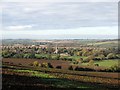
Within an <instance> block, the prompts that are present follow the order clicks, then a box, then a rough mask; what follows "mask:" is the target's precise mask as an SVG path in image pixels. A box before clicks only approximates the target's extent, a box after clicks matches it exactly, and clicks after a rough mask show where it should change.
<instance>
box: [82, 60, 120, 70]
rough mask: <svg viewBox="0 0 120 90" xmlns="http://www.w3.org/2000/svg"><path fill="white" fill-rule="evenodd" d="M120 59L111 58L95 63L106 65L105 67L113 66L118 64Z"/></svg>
mask: <svg viewBox="0 0 120 90" xmlns="http://www.w3.org/2000/svg"><path fill="white" fill-rule="evenodd" d="M118 63H119V60H118V59H116V60H115V59H109V60H102V61H95V62H94V64H99V66H104V67H107V68H109V67H112V66H114V65H118ZM82 65H88V63H82Z"/></svg>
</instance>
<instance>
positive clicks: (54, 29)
mask: <svg viewBox="0 0 120 90" xmlns="http://www.w3.org/2000/svg"><path fill="white" fill-rule="evenodd" d="M51 1H52V2H50V1H49V0H45V1H43V0H41V2H38V1H36V2H32V1H31V0H29V1H28V0H24V1H23V0H21V2H20V1H17V0H16V1H15V0H12V1H10V0H5V1H4V2H2V3H1V6H2V11H0V13H1V14H0V16H1V17H2V18H0V19H2V27H1V30H2V31H1V32H2V38H3V39H116V38H117V37H118V2H117V0H113V1H114V2H113V1H111V0H104V1H102V2H100V0H90V1H91V2H90V1H89V2H88V0H85V1H84V2H83V1H82V2H77V1H76V0H69V1H68V0H64V1H61V2H58V0H56V1H55V0H51ZM65 1H66V2H65ZM95 1H96V2H95Z"/></svg>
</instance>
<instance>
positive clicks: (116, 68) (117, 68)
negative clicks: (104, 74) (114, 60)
mask: <svg viewBox="0 0 120 90" xmlns="http://www.w3.org/2000/svg"><path fill="white" fill-rule="evenodd" d="M108 70H109V71H112V72H120V66H119V65H114V66H112V67H110V68H109V69H108Z"/></svg>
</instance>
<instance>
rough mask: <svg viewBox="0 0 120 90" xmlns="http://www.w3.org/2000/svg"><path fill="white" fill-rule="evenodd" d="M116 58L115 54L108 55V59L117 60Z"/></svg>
mask: <svg viewBox="0 0 120 90" xmlns="http://www.w3.org/2000/svg"><path fill="white" fill-rule="evenodd" d="M115 58H116V55H115V54H114V53H109V54H108V55H107V59H115Z"/></svg>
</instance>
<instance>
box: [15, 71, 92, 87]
mask: <svg viewBox="0 0 120 90" xmlns="http://www.w3.org/2000/svg"><path fill="white" fill-rule="evenodd" d="M13 72H17V73H30V77H38V78H40V81H42V83H44V84H50V85H51V86H54V87H58V88H92V87H90V86H89V87H88V86H87V85H84V84H81V83H78V82H76V81H71V80H67V79H59V78H58V77H56V76H54V75H50V74H46V73H42V72H38V71H33V70H13Z"/></svg>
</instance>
